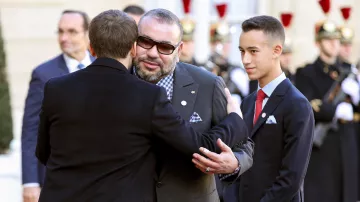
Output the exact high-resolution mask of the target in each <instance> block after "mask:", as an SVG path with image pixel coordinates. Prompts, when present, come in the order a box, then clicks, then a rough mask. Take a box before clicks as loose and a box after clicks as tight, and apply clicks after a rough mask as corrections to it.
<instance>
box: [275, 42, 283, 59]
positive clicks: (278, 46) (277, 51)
mask: <svg viewBox="0 0 360 202" xmlns="http://www.w3.org/2000/svg"><path fill="white" fill-rule="evenodd" d="M282 50H283V47H282V45H281V44H275V46H274V49H273V57H274V58H279V57H280V55H281V53H282Z"/></svg>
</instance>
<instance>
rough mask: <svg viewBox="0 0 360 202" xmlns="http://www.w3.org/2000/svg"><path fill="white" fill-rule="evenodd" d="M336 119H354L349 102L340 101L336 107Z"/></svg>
mask: <svg viewBox="0 0 360 202" xmlns="http://www.w3.org/2000/svg"><path fill="white" fill-rule="evenodd" d="M335 118H336V119H343V120H345V121H352V120H353V119H354V111H353V107H352V105H351V104H350V103H347V102H342V103H340V104H339V105H338V106H337V107H336V111H335Z"/></svg>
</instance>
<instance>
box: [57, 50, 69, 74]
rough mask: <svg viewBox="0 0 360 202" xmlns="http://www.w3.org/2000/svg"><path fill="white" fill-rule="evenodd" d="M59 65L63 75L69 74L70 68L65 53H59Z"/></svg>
mask: <svg viewBox="0 0 360 202" xmlns="http://www.w3.org/2000/svg"><path fill="white" fill-rule="evenodd" d="M57 67H58V69H59V71H60V74H61V75H66V74H69V68H68V67H67V66H66V62H65V59H64V55H63V54H61V55H59V57H58V65H57Z"/></svg>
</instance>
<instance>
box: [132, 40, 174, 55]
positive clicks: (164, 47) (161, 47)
mask: <svg viewBox="0 0 360 202" xmlns="http://www.w3.org/2000/svg"><path fill="white" fill-rule="evenodd" d="M136 43H137V45H139V46H140V47H142V48H145V49H151V48H152V47H154V46H155V45H156V49H157V51H158V52H159V53H161V54H163V55H171V54H172V53H173V52H174V50H175V49H176V48H177V47H178V46H179V45H180V43H181V41H180V42H179V43H178V44H177V45H176V46H173V45H171V44H169V43H164V42H157V41H154V40H152V39H150V38H149V37H145V36H139V37H138V38H137V40H136Z"/></svg>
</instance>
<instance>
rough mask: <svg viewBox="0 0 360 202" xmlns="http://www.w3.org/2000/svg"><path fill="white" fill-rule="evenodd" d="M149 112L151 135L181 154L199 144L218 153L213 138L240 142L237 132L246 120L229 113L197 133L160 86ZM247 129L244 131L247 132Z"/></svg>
mask: <svg viewBox="0 0 360 202" xmlns="http://www.w3.org/2000/svg"><path fill="white" fill-rule="evenodd" d="M159 89H161V90H159V94H158V96H157V100H156V101H155V103H154V110H153V115H152V130H153V134H154V135H156V136H157V137H158V138H161V139H162V140H163V141H165V142H166V143H167V144H169V145H171V146H173V147H174V148H175V149H177V150H179V151H181V152H183V153H184V154H187V155H189V157H191V156H192V154H193V153H196V152H197V153H198V152H199V148H200V147H205V148H207V149H209V150H210V151H214V152H218V153H219V152H220V149H219V148H218V147H217V144H216V140H217V139H218V138H221V139H222V140H223V141H224V143H226V144H228V145H231V146H233V145H235V144H237V143H239V142H240V141H242V140H241V137H240V136H239V135H237V132H238V131H240V130H242V128H243V127H244V125H245V122H244V121H243V120H242V119H241V118H240V116H238V115H237V114H235V113H230V114H229V115H228V116H227V117H225V119H224V120H223V121H221V123H220V124H218V125H217V126H214V127H213V128H212V129H210V130H209V131H207V132H203V133H199V132H196V131H195V130H194V129H193V128H192V127H191V124H189V123H188V122H187V121H185V120H183V119H182V118H181V117H180V115H179V114H177V113H176V112H175V110H174V109H173V108H172V105H171V104H170V101H169V100H168V99H167V96H166V92H165V89H163V88H159ZM246 132H247V131H246Z"/></svg>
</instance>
